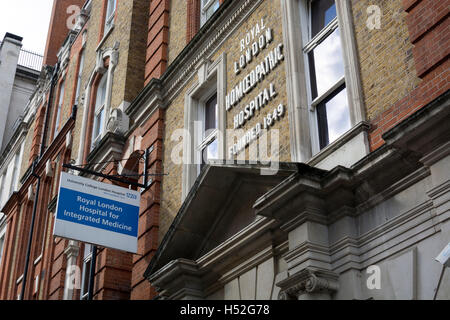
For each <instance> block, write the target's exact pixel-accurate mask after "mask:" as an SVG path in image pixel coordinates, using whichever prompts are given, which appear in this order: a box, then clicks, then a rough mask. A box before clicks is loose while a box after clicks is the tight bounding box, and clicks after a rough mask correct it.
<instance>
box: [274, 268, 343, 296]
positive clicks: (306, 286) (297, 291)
mask: <svg viewBox="0 0 450 320" xmlns="http://www.w3.org/2000/svg"><path fill="white" fill-rule="evenodd" d="M337 279H338V275H337V274H335V273H333V272H329V271H322V270H309V269H305V270H302V271H300V272H298V273H296V274H294V275H292V276H290V277H288V278H287V279H284V280H282V281H280V282H278V283H277V284H276V285H277V286H278V287H280V288H281V290H280V293H279V294H278V300H297V299H298V298H299V297H300V296H301V295H303V294H306V293H310V294H311V293H328V294H331V293H334V292H336V291H337V290H338V289H339V283H338V281H337Z"/></svg>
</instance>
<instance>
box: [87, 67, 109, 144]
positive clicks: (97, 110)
mask: <svg viewBox="0 0 450 320" xmlns="http://www.w3.org/2000/svg"><path fill="white" fill-rule="evenodd" d="M107 82H108V76H107V73H105V74H103V76H102V78H101V79H100V81H99V83H98V86H97V89H96V92H95V104H94V110H93V111H94V112H93V116H92V133H91V150H92V149H94V148H95V146H96V144H97V143H98V141H100V140H101V139H102V136H103V133H104V131H105V123H104V122H105V117H106V100H107V99H106V95H107ZM102 88H103V89H102ZM100 89H102V90H104V95H103V98H104V101H103V102H102V103H101V105H100V104H99V100H98V98H99V93H100ZM101 113H103V121H102V122H103V123H101V127H100V128H101V130H99V132H98V134H97V135H96V136H95V135H94V134H95V132H96V130H97V129H98V128H97V118H98V116H99V115H100V114H101ZM100 120H101V118H100Z"/></svg>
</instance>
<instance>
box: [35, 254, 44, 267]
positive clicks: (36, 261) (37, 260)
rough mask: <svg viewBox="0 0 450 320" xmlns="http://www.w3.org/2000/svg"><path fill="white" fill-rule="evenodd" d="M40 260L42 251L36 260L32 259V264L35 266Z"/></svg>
mask: <svg viewBox="0 0 450 320" xmlns="http://www.w3.org/2000/svg"><path fill="white" fill-rule="evenodd" d="M41 260H42V253H41V255H40V256H39V257H37V259H36V260H34V262H33V264H34V265H35V266H36V265H37V264H38V263H39V262H40V261H41Z"/></svg>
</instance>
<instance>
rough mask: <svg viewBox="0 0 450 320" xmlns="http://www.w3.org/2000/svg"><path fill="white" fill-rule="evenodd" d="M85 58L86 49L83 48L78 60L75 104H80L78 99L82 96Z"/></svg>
mask: <svg viewBox="0 0 450 320" xmlns="http://www.w3.org/2000/svg"><path fill="white" fill-rule="evenodd" d="M84 59H85V50H84V49H82V50H81V52H80V55H79V60H78V61H79V62H78V74H77V78H76V81H77V86H76V90H75V104H76V105H78V100H79V98H80V91H81V78H82V75H83V68H84Z"/></svg>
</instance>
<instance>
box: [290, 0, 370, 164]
mask: <svg viewBox="0 0 450 320" xmlns="http://www.w3.org/2000/svg"><path fill="white" fill-rule="evenodd" d="M308 3H309V0H284V1H281V12H282V24H283V42H284V46H285V61H286V86H287V101H288V102H287V105H288V106H287V107H288V117H289V127H290V145H291V160H292V161H295V162H304V163H312V162H314V163H317V161H321V160H323V159H325V158H327V157H328V156H329V155H330V154H331V153H333V152H334V151H336V150H337V148H338V146H339V145H343V144H347V142H349V141H350V140H351V139H353V138H356V136H358V135H360V134H364V135H365V136H364V137H363V139H364V145H360V146H358V147H354V146H352V149H354V155H353V156H352V158H355V159H356V158H357V157H358V159H360V158H359V157H360V155H361V154H364V155H367V154H368V150H369V148H368V146H369V143H368V138H367V132H363V131H367V130H368V125H367V122H366V113H365V106H364V96H363V91H362V82H361V79H360V72H359V67H360V65H359V58H358V49H357V46H356V38H355V32H354V26H353V16H352V9H351V1H350V0H335V3H336V14H337V20H338V25H339V30H340V31H339V32H340V39H341V43H342V45H341V47H342V54H343V61H344V74H345V85H346V89H347V97H348V99H347V100H348V105H349V113H350V124H351V129H350V130H349V131H348V132H347V133H345V134H343V135H342V136H341V137H340V138H338V139H336V140H335V141H334V142H332V143H331V144H329V145H328V146H327V147H326V148H324V149H322V150H320V149H319V148H318V139H317V137H318V136H317V135H316V133H317V130H313V129H315V128H312V127H313V126H315V125H316V123H317V120H316V119H317V118H316V117H314V116H313V115H312V112H311V111H310V103H309V102H310V101H309V99H310V98H309V97H310V92H311V91H310V87H309V86H310V84H309V83H308V81H309V70H307V69H306V64H305V57H304V54H303V48H304V40H305V39H309V37H308V36H309V28H308V26H309V20H308V19H309V16H310V15H309V13H308V10H307V8H308V6H309V5H308ZM305 23H306V24H307V27H306V28H305ZM299 31H300V32H299ZM307 74H308V76H306V75H307ZM299 75H300V76H299ZM360 124H363V125H360ZM358 148H359V149H358ZM356 149H358V150H356ZM336 161H337V160H336ZM332 162H335V160H333V161H332ZM338 162H339V161H338ZM330 163H331V162H330ZM312 164H313V163H312Z"/></svg>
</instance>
